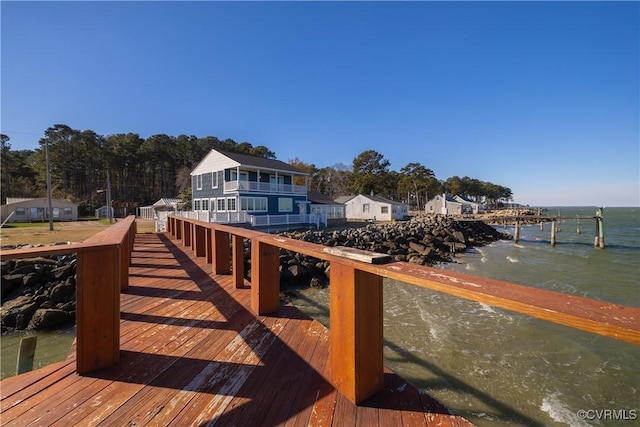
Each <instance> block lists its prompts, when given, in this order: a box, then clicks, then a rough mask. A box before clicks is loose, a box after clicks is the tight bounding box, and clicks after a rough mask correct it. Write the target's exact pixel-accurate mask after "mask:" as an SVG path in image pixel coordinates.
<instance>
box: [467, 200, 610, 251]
mask: <svg viewBox="0 0 640 427" xmlns="http://www.w3.org/2000/svg"><path fill="white" fill-rule="evenodd" d="M489 219H490V220H491V221H490V222H491V223H492V224H501V225H504V226H505V227H507V226H508V225H510V224H513V225H514V232H513V240H514V242H515V243H518V242H519V241H520V229H521V227H522V226H523V225H531V224H540V229H541V230H544V224H545V223H551V246H555V245H556V235H557V233H558V232H559V231H560V229H559V224H560V221H566V220H576V221H577V222H578V226H577V227H576V230H577V232H578V234H581V233H582V230H581V229H580V225H579V224H580V220H594V221H595V237H594V240H593V246H594V247H596V248H600V249H604V248H605V244H604V223H603V220H604V218H603V215H602V208H599V209H598V210H597V211H596V213H595V215H555V216H549V215H540V214H538V215H507V216H502V217H491V218H485V219H483V218H479V217H476V218H474V219H461V220H459V221H487V220H489ZM487 222H488V221H487Z"/></svg>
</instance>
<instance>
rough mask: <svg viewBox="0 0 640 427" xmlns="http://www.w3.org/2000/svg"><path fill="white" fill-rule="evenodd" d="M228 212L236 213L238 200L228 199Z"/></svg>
mask: <svg viewBox="0 0 640 427" xmlns="http://www.w3.org/2000/svg"><path fill="white" fill-rule="evenodd" d="M227 210H228V211H230V212H235V211H236V199H235V197H230V198H228V199H227Z"/></svg>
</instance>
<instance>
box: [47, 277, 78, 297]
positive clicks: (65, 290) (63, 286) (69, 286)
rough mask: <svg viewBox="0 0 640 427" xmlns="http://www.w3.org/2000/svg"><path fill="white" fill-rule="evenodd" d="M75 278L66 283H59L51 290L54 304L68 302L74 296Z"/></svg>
mask: <svg viewBox="0 0 640 427" xmlns="http://www.w3.org/2000/svg"><path fill="white" fill-rule="evenodd" d="M71 279H73V278H71V277H70V278H69V279H67V280H66V281H65V282H62V283H59V284H57V285H55V286H54V287H53V289H51V296H50V298H51V301H53V302H68V301H70V300H71V299H72V298H73V297H74V296H75V292H76V284H75V281H74V280H71Z"/></svg>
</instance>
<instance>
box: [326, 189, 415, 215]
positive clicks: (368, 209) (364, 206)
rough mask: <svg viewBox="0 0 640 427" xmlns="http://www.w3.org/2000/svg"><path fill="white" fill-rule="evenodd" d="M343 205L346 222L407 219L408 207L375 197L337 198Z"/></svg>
mask: <svg viewBox="0 0 640 427" xmlns="http://www.w3.org/2000/svg"><path fill="white" fill-rule="evenodd" d="M336 202H339V203H344V205H345V212H346V215H347V220H365V221H393V220H404V219H407V218H408V217H409V205H407V204H405V203H398V202H394V201H393V200H389V199H385V198H384V197H380V196H375V195H365V194H358V195H357V196H344V197H338V198H337V199H336Z"/></svg>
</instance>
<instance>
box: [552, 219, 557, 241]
mask: <svg viewBox="0 0 640 427" xmlns="http://www.w3.org/2000/svg"><path fill="white" fill-rule="evenodd" d="M555 245H556V220H555V219H554V220H553V221H551V246H555Z"/></svg>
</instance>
